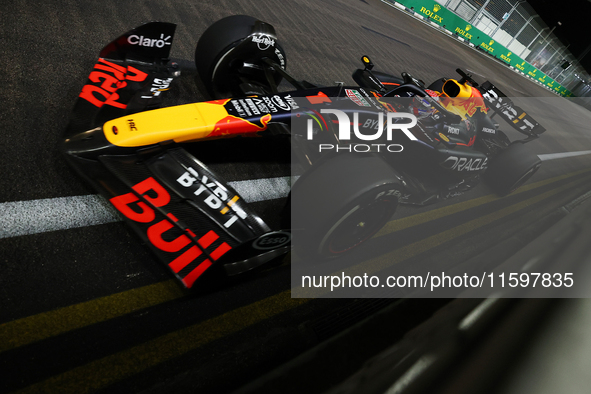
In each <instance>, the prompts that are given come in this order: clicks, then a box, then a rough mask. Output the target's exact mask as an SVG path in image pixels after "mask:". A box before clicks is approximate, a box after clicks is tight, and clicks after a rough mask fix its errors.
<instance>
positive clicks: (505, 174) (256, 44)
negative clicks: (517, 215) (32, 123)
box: [61, 15, 544, 288]
mask: <svg viewBox="0 0 591 394" xmlns="http://www.w3.org/2000/svg"><path fill="white" fill-rule="evenodd" d="M175 28H176V26H175V25H174V24H171V23H163V22H150V23H147V24H144V25H142V26H139V27H137V28H135V29H133V30H131V31H129V32H127V33H125V34H123V35H121V36H120V37H118V38H117V39H115V40H114V41H112V42H111V43H109V44H108V45H107V46H105V47H104V48H103V50H102V51H101V52H100V56H99V59H98V61H97V63H96V64H95V66H94V68H93V70H92V71H91V72H90V74H89V76H88V81H87V82H86V84H85V85H84V87H83V88H82V91H81V93H80V95H79V97H78V99H77V102H76V104H75V106H74V110H73V113H72V116H71V121H70V123H69V126H68V129H67V132H66V136H65V139H64V140H63V143H62V144H61V149H62V151H63V153H64V155H65V157H66V158H67V160H68V162H69V163H70V164H71V166H72V167H73V168H74V169H75V170H76V171H77V172H78V173H79V174H80V175H81V176H82V177H83V178H84V179H85V180H86V181H87V182H89V183H90V185H92V186H93V187H94V188H95V189H96V190H97V191H99V192H100V193H101V194H102V195H103V196H105V197H106V198H107V199H108V200H109V201H110V202H111V204H112V205H113V206H114V207H115V208H116V209H117V210H118V211H119V212H120V213H121V215H122V216H123V217H124V218H125V220H126V222H127V223H128V224H129V225H130V226H131V228H132V229H133V230H134V231H135V233H137V234H138V235H139V236H140V238H141V239H142V240H143V241H144V242H146V244H147V245H149V247H150V248H151V249H152V250H153V252H154V253H155V254H156V256H157V257H158V258H159V259H160V260H161V261H162V262H164V263H165V264H166V265H167V266H168V268H169V269H170V271H171V272H172V273H173V274H174V275H175V276H176V277H177V278H178V279H179V280H180V281H181V282H182V284H183V285H184V286H186V287H187V288H190V287H192V286H194V284H196V283H199V281H203V280H204V279H203V278H206V277H207V273H208V272H211V271H214V270H216V269H217V270H218V271H223V272H225V273H226V274H228V275H236V274H240V273H243V272H246V271H249V270H252V269H253V268H256V267H259V266H260V265H262V264H264V263H266V262H268V261H270V260H273V259H275V258H277V257H279V256H282V255H284V254H285V253H287V252H288V251H289V250H290V249H291V248H292V234H293V235H294V236H296V237H295V238H296V239H299V240H300V242H299V243H297V244H295V247H297V248H298V250H299V252H298V253H301V255H302V256H305V258H310V259H312V258H320V259H326V258H332V257H335V256H340V255H342V254H343V253H346V252H348V251H350V250H353V249H355V248H356V247H357V246H359V245H360V244H362V243H363V242H364V241H365V240H367V239H369V238H370V237H371V236H372V235H373V234H375V233H376V232H377V231H378V230H379V229H380V228H381V227H382V226H383V225H384V224H385V223H386V222H387V221H388V220H390V218H391V217H392V215H393V214H394V212H395V210H396V207H397V205H398V204H399V203H408V204H416V205H425V204H429V203H433V202H436V201H439V200H441V199H446V198H449V197H453V196H455V195H459V194H461V193H464V192H466V191H467V190H469V189H471V188H473V187H474V186H475V185H476V184H478V183H479V182H480V180H484V181H485V182H486V183H487V184H488V185H489V187H490V188H491V189H493V190H494V191H496V192H497V193H499V194H501V195H503V194H508V193H510V192H511V191H513V190H515V189H516V188H517V187H519V186H520V185H521V184H523V183H524V182H525V181H527V179H529V177H531V175H532V174H533V173H534V172H535V171H536V170H537V169H538V168H539V166H540V164H541V162H540V160H539V159H538V157H537V156H536V155H535V154H533V153H532V152H531V151H530V150H529V149H528V148H527V146H526V145H525V142H527V141H529V140H531V139H534V138H537V137H538V136H539V135H540V134H541V133H542V132H543V131H544V129H543V127H542V126H540V125H539V124H538V123H537V122H535V120H533V119H532V118H531V116H529V115H528V114H527V113H525V112H524V111H522V110H521V109H520V108H519V107H517V106H516V105H514V104H513V103H512V102H511V100H510V99H509V98H507V97H505V95H504V94H502V92H500V91H499V90H498V89H497V88H496V87H495V86H494V85H492V84H491V83H489V82H486V83H484V84H482V85H478V84H477V83H476V81H474V80H473V79H472V78H471V76H469V75H467V74H465V73H463V72H462V71H461V70H459V72H460V75H461V79H459V80H456V79H445V78H442V79H440V80H438V81H435V82H434V83H433V84H431V85H429V86H425V84H424V83H423V82H422V81H420V80H418V79H416V78H414V77H412V76H411V75H409V74H407V73H402V76H401V77H397V76H394V75H391V74H386V73H382V72H378V71H374V70H373V64H372V62H371V60H370V59H369V58H368V57H367V56H364V57H363V58H362V62H363V66H364V68H363V69H358V70H356V71H355V72H354V73H353V79H354V80H355V81H356V82H357V84H358V86H350V87H347V86H343V85H341V84H339V85H336V86H328V87H326V86H316V85H314V84H312V83H310V82H306V81H302V80H298V79H296V78H294V77H293V76H291V75H290V74H289V73H287V71H286V64H287V59H286V54H285V51H284V50H283V49H282V47H281V45H280V44H279V42H278V40H277V35H276V33H275V29H274V28H273V26H271V25H269V24H268V23H264V22H262V21H259V20H257V19H255V18H252V17H250V16H245V15H237V16H231V17H228V18H224V19H222V20H220V21H218V22H216V23H214V24H213V25H212V26H210V27H209V28H208V29H207V30H206V31H205V32H204V34H203V35H202V37H201V38H200V40H199V42H198V44H197V47H196V54H195V63H196V67H197V71H198V73H199V77H200V79H201V82H202V83H203V86H204V87H205V89H206V90H207V93H208V94H209V95H210V96H211V98H212V99H211V100H210V101H206V102H196V103H190V104H183V105H177V106H171V107H162V102H163V100H162V99H163V96H164V95H165V94H166V92H167V91H168V90H169V89H170V87H171V84H172V83H173V80H174V79H175V78H176V77H178V76H179V74H180V68H179V65H178V64H177V63H175V62H174V61H171V60H170V59H169V54H170V48H171V46H172V41H173V37H174V33H175ZM286 85H287V86H289V88H288V89H285V86H286ZM491 111H494V112H495V113H497V114H499V115H500V116H501V117H502V118H503V119H505V120H507V121H509V122H510V124H511V125H512V126H514V127H515V128H516V129H517V130H519V131H521V132H522V133H524V134H525V135H526V136H527V138H526V139H524V140H521V141H517V142H513V143H511V142H510V141H509V140H508V138H507V137H506V136H505V134H503V133H502V132H501V131H500V130H498V127H497V126H498V125H497V124H495V123H494V122H493V121H492V120H491V117H490V116H489V114H490V113H491ZM351 129H353V131H351ZM248 135H258V136H263V137H264V136H267V135H286V136H288V137H289V140H290V142H291V144H292V147H293V150H292V151H293V154H292V159H293V160H295V161H297V163H298V166H299V167H298V168H300V172H299V173H298V174H297V175H298V179H297V181H295V183H293V185H292V189H291V193H290V196H289V198H288V199H287V205H286V209H285V210H283V211H282V212H278V215H279V214H281V215H285V216H287V217H288V219H291V222H290V224H289V225H286V226H285V227H283V228H271V227H270V226H269V225H268V224H267V223H265V221H263V219H262V218H261V217H260V215H258V214H257V213H256V212H255V211H254V210H253V209H252V208H251V206H249V204H248V203H246V202H245V201H244V199H243V198H241V196H240V195H239V193H237V192H236V190H234V189H233V188H232V187H231V186H230V185H229V184H228V183H227V182H225V181H224V180H223V179H221V177H219V176H218V175H216V173H214V172H213V171H212V170H211V169H210V168H208V167H207V166H206V165H205V164H204V163H203V162H201V161H200V160H199V158H198V157H195V156H194V155H192V154H191V153H190V152H189V151H188V150H187V149H186V148H185V147H186V146H188V144H193V143H195V142H197V143H198V142H200V141H208V140H212V139H220V138H225V137H236V136H248ZM381 137H384V138H385V139H384V140H383V141H382V140H380V139H379V138H381ZM381 142H383V143H381ZM291 212H293V213H294V214H293V215H290V213H291ZM288 221H289V220H288ZM298 237H299V238H298Z"/></svg>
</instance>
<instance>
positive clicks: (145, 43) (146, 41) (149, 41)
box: [127, 34, 171, 48]
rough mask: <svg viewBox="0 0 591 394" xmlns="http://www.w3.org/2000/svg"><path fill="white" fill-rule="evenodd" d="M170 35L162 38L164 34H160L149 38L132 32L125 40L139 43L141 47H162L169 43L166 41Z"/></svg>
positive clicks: (134, 43)
mask: <svg viewBox="0 0 591 394" xmlns="http://www.w3.org/2000/svg"><path fill="white" fill-rule="evenodd" d="M170 37H171V36H168V37H166V38H164V34H160V38H149V37H144V36H138V35H136V34H132V35H131V36H129V37H127V42H128V43H130V44H131V45H139V46H141V47H149V48H153V47H156V48H164V46H165V45H171V43H170V42H168V40H170Z"/></svg>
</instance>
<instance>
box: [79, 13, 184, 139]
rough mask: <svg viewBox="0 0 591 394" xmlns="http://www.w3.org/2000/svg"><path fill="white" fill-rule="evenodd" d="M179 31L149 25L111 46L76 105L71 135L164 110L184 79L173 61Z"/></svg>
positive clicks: (168, 26)
mask: <svg viewBox="0 0 591 394" xmlns="http://www.w3.org/2000/svg"><path fill="white" fill-rule="evenodd" d="M175 29H176V25H175V24H173V23H165V22H149V23H146V24H143V25H141V26H139V27H136V28H135V29H132V30H130V31H128V32H127V33H125V34H123V35H121V36H120V37H118V38H117V39H115V40H113V41H112V42H110V43H109V44H107V45H106V46H105V47H104V48H103V49H102V50H101V52H100V55H99V59H98V61H97V63H96V64H95V66H94V68H93V70H92V71H91V72H90V74H89V75H88V80H87V81H86V84H85V85H84V87H83V88H82V91H81V92H80V95H79V97H78V99H77V101H76V104H75V105H74V109H73V112H72V115H71V119H70V124H69V126H68V130H67V134H68V135H73V134H76V133H78V132H82V131H85V130H90V129H92V128H94V127H97V126H99V125H101V124H103V123H105V122H106V121H108V120H111V119H114V118H118V117H121V116H126V115H128V114H131V113H136V112H140V111H145V110H149V109H155V108H159V107H160V106H161V103H162V96H163V92H165V91H167V90H168V89H169V87H170V84H171V82H172V81H173V79H174V78H175V77H176V76H178V75H180V71H179V70H178V66H177V65H176V64H175V63H172V62H170V60H169V55H170V48H171V47H172V41H173V38H174V32H175Z"/></svg>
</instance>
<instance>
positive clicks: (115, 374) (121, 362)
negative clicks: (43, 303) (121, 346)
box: [16, 290, 308, 394]
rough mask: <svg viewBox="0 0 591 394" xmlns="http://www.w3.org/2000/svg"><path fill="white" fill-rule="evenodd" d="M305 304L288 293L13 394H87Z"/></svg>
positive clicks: (170, 334)
mask: <svg viewBox="0 0 591 394" xmlns="http://www.w3.org/2000/svg"><path fill="white" fill-rule="evenodd" d="M306 302H308V299H292V298H291V297H290V291H289V290H288V291H285V292H282V293H279V294H276V295H274V296H271V297H268V298H265V299H263V300H261V301H257V302H255V303H253V304H250V305H246V306H243V307H241V308H238V309H235V310H233V311H230V312H226V313H224V314H223V315H220V316H217V317H214V318H212V319H209V320H206V321H204V322H201V323H198V324H195V325H193V326H190V327H187V328H183V329H182V330H178V331H174V332H171V333H169V334H166V335H163V336H161V337H158V338H155V339H153V340H151V341H148V342H146V343H143V344H141V345H139V346H135V347H133V348H130V349H127V350H124V351H122V352H119V353H115V354H113V355H110V356H107V357H104V358H102V359H100V360H96V361H93V362H90V363H88V364H86V365H82V366H80V367H77V368H74V369H72V370H70V371H68V372H65V373H63V374H61V375H56V376H54V377H52V378H49V379H47V380H45V381H43V382H39V383H37V384H34V385H31V386H29V387H26V388H24V389H22V390H19V391H17V392H16V393H49V392H55V390H56V389H58V388H59V392H60V393H76V394H83V393H90V392H94V391H96V390H98V389H100V388H103V387H106V386H108V385H110V384H113V383H115V382H117V381H119V380H121V379H123V378H125V377H127V376H131V375H134V374H137V373H140V372H142V371H144V370H146V369H148V368H151V367H154V366H156V365H158V364H161V363H163V362H165V361H167V360H170V359H172V358H175V357H179V356H181V355H183V354H185V353H187V352H190V351H191V350H194V349H197V348H199V347H201V346H204V345H206V344H208V343H210V342H212V341H214V340H216V339H220V338H223V337H225V336H228V335H230V334H233V333H235V332H238V331H240V330H242V329H244V328H247V327H249V326H252V325H254V324H256V323H259V322H261V321H263V320H265V319H268V318H270V317H272V316H274V315H277V314H279V313H281V312H285V311H288V310H290V309H293V308H295V307H297V306H299V305H302V304H304V303H306Z"/></svg>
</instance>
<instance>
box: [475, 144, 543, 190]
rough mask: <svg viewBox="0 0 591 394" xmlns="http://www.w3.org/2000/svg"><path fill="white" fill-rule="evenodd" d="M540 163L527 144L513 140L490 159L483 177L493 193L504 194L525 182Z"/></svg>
mask: <svg viewBox="0 0 591 394" xmlns="http://www.w3.org/2000/svg"><path fill="white" fill-rule="evenodd" d="M541 165H542V161H541V160H540V158H539V157H538V156H537V155H536V154H535V153H534V152H533V151H532V150H531V149H530V148H529V147H528V146H526V145H525V144H524V143H522V142H514V143H512V144H511V145H509V146H508V147H507V148H506V149H505V150H503V151H502V152H501V153H499V154H498V155H497V156H495V157H494V158H493V159H492V160H491V161H490V164H489V166H488V168H487V169H486V171H485V172H484V174H483V179H484V181H485V182H486V184H487V185H488V186H489V187H490V188H491V189H492V190H493V191H494V192H495V193H497V194H498V195H500V196H505V195H507V194H509V193H511V192H513V191H515V190H516V189H517V188H519V187H520V186H521V185H523V184H524V183H525V182H527V180H528V179H529V178H531V176H532V175H533V174H534V173H535V172H536V171H537V170H538V169H539V168H540V166H541Z"/></svg>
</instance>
